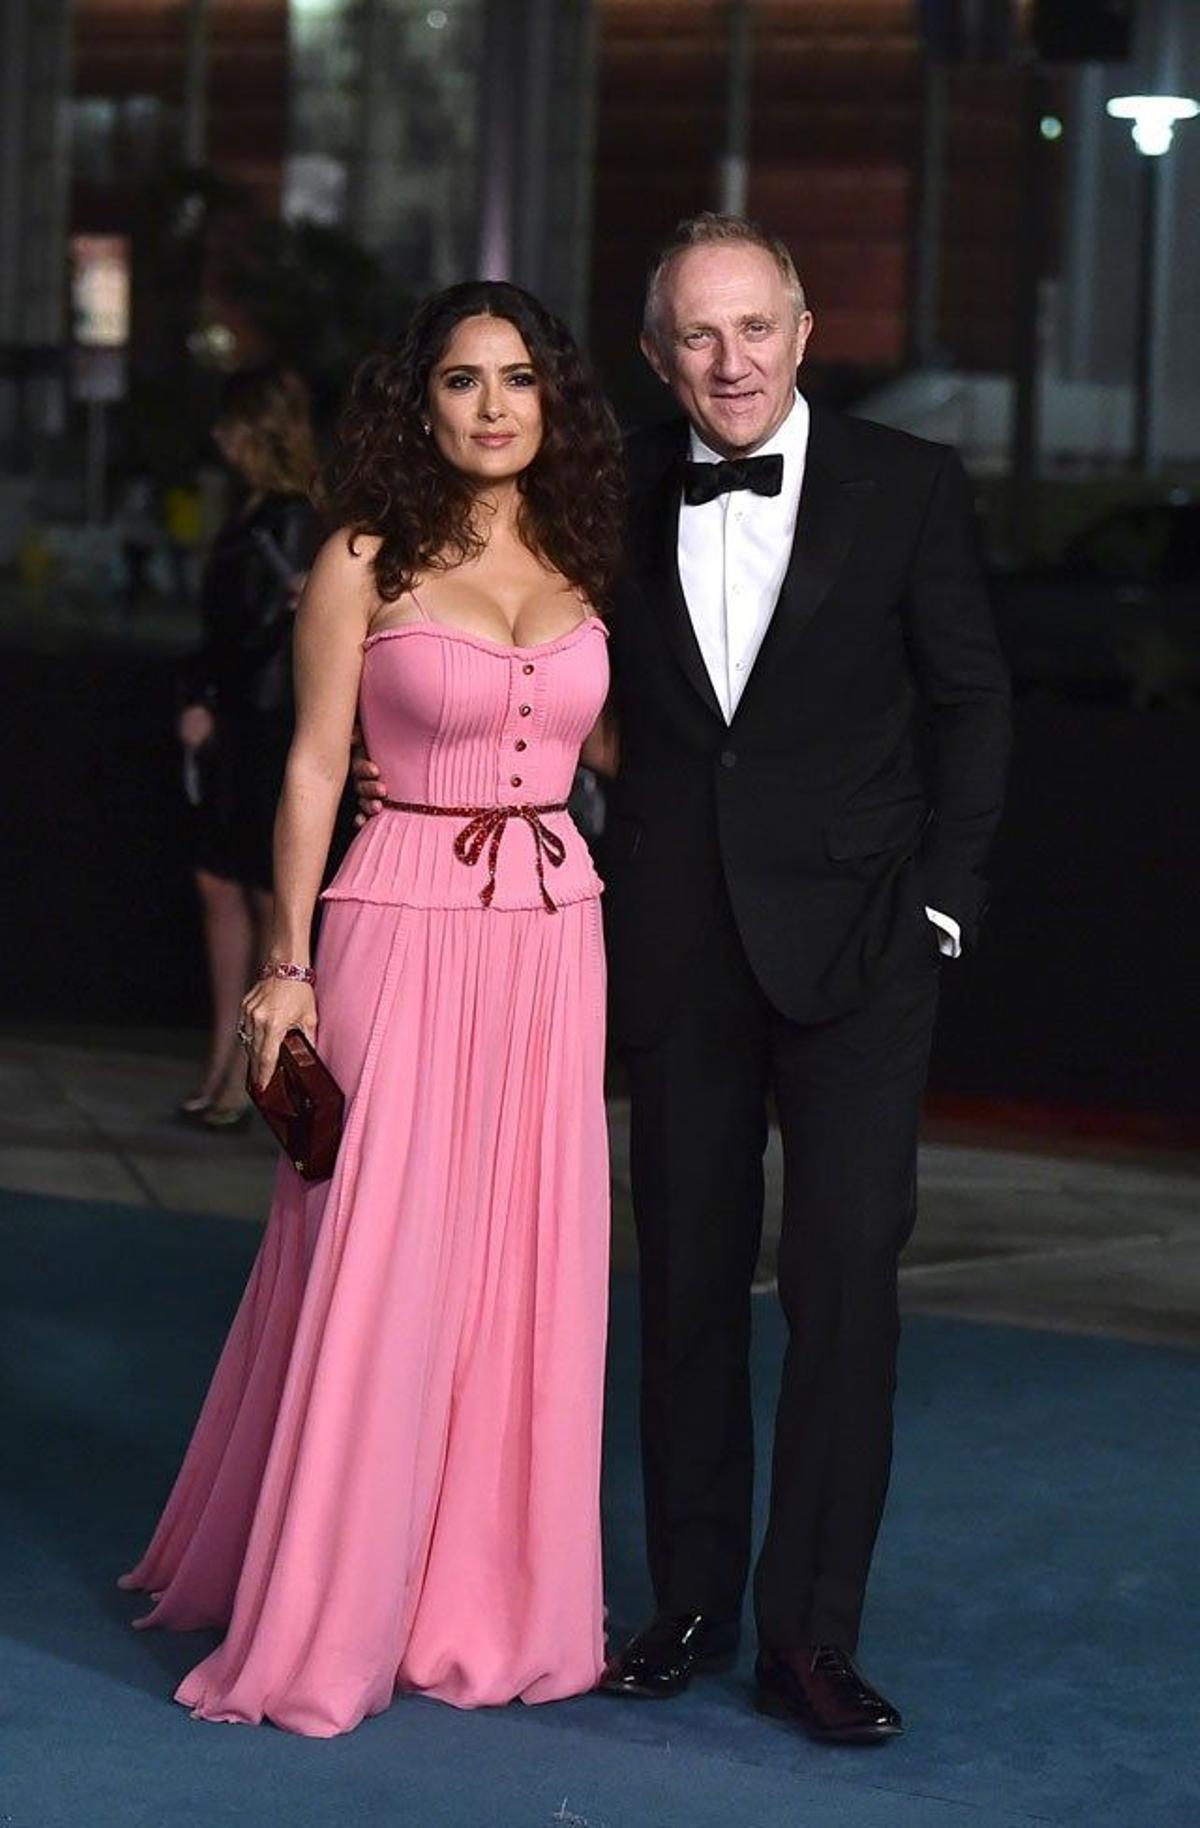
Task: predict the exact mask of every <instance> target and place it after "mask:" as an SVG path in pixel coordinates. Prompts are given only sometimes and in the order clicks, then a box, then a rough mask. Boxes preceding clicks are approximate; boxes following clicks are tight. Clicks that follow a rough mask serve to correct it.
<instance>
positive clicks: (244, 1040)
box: [237, 1027, 250, 1047]
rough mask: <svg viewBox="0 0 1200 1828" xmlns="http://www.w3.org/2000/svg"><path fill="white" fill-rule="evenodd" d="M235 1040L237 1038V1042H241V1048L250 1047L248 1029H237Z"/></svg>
mask: <svg viewBox="0 0 1200 1828" xmlns="http://www.w3.org/2000/svg"><path fill="white" fill-rule="evenodd" d="M237 1038H238V1040H239V1041H240V1042H241V1044H242V1046H243V1047H249V1045H250V1030H249V1029H248V1028H241V1027H239V1029H238V1031H237Z"/></svg>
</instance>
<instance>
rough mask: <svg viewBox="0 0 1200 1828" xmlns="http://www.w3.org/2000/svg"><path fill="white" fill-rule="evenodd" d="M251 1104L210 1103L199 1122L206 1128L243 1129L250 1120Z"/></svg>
mask: <svg viewBox="0 0 1200 1828" xmlns="http://www.w3.org/2000/svg"><path fill="white" fill-rule="evenodd" d="M250 1111H251V1106H250V1104H249V1102H248V1101H247V1103H245V1104H210V1105H209V1107H208V1109H207V1110H206V1111H205V1113H204V1115H203V1116H202V1117H201V1119H200V1122H201V1124H202V1125H203V1127H204V1128H205V1129H206V1130H244V1129H245V1127H246V1125H247V1124H248V1123H249V1122H250Z"/></svg>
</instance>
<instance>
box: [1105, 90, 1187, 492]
mask: <svg viewBox="0 0 1200 1828" xmlns="http://www.w3.org/2000/svg"><path fill="white" fill-rule="evenodd" d="M1105 107H1106V111H1107V113H1108V114H1110V115H1111V116H1112V118H1113V119H1114V120H1117V121H1130V122H1132V126H1131V129H1130V131H1131V133H1132V136H1133V143H1134V145H1135V146H1136V147H1137V149H1138V151H1139V152H1140V153H1141V154H1142V211H1141V214H1142V226H1141V237H1140V246H1139V251H1138V286H1137V322H1136V327H1135V332H1134V334H1135V338H1136V342H1135V347H1134V422H1133V450H1132V453H1131V455H1132V458H1133V463H1134V467H1135V468H1136V469H1139V470H1145V469H1147V468H1148V467H1149V461H1150V429H1151V426H1150V420H1151V411H1152V407H1153V400H1154V354H1153V345H1154V278H1155V266H1156V263H1157V259H1158V234H1159V220H1158V219H1159V213H1160V212H1159V161H1160V159H1161V158H1162V157H1163V154H1164V153H1166V152H1168V151H1169V150H1170V148H1171V142H1172V141H1173V140H1174V138H1175V128H1176V126H1177V125H1178V123H1179V122H1180V121H1190V120H1194V119H1195V117H1196V116H1197V115H1198V114H1200V102H1197V101H1195V100H1194V99H1193V98H1192V97H1191V96H1190V95H1115V96H1114V97H1113V98H1112V100H1111V101H1109V102H1107V103H1106V104H1105Z"/></svg>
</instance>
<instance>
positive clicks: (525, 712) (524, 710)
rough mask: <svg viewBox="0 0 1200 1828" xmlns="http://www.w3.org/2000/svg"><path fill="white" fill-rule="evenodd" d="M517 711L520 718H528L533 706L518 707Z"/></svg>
mask: <svg viewBox="0 0 1200 1828" xmlns="http://www.w3.org/2000/svg"><path fill="white" fill-rule="evenodd" d="M517 710H518V711H519V712H520V714H521V716H522V717H528V716H529V713H530V712H531V711H532V710H533V706H532V705H518V706H517Z"/></svg>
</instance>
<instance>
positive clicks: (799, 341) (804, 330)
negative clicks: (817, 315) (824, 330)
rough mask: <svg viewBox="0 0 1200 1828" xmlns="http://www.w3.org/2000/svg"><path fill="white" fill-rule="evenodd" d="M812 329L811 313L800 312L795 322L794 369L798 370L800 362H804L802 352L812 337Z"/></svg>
mask: <svg viewBox="0 0 1200 1828" xmlns="http://www.w3.org/2000/svg"><path fill="white" fill-rule="evenodd" d="M812 327H813V314H812V312H811V311H802V312H801V313H800V316H799V318H798V319H797V322H796V367H797V368H799V366H800V364H801V362H802V361H803V360H804V351H805V349H806V348H807V347H808V339H809V337H810V336H811V335H812Z"/></svg>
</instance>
